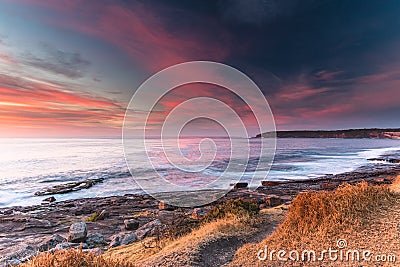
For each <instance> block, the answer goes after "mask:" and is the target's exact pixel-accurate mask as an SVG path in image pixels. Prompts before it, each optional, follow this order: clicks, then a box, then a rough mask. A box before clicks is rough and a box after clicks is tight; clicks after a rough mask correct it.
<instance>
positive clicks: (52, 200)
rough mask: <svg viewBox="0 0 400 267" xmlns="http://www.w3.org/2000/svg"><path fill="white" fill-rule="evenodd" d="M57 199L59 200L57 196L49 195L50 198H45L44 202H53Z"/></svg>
mask: <svg viewBox="0 0 400 267" xmlns="http://www.w3.org/2000/svg"><path fill="white" fill-rule="evenodd" d="M56 200H57V199H56V198H55V197H53V196H51V197H48V198H45V199H43V200H42V201H43V202H50V203H52V202H55V201H56Z"/></svg>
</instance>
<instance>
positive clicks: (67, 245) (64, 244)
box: [54, 242, 71, 250]
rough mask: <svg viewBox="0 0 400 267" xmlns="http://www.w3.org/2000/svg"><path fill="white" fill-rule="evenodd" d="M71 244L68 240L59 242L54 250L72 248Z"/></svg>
mask: <svg viewBox="0 0 400 267" xmlns="http://www.w3.org/2000/svg"><path fill="white" fill-rule="evenodd" d="M70 248H71V245H70V243H68V242H62V243H60V244H57V245H56V246H55V248H54V250H64V249H70Z"/></svg>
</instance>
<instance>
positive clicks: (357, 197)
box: [230, 179, 400, 266]
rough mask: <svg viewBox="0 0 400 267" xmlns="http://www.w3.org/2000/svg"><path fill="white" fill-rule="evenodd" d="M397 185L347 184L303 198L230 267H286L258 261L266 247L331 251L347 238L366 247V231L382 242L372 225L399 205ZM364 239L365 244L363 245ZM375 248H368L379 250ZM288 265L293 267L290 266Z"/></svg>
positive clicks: (304, 194)
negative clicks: (276, 225) (338, 241)
mask: <svg viewBox="0 0 400 267" xmlns="http://www.w3.org/2000/svg"><path fill="white" fill-rule="evenodd" d="M394 184H397V186H396V185H393V187H392V186H391V187H389V186H370V185H368V184H367V183H366V182H362V183H359V184H357V185H348V184H345V185H342V186H340V187H339V188H338V189H336V190H335V191H329V192H328V191H319V192H313V191H310V192H305V193H302V194H299V195H298V196H297V197H296V198H295V199H294V200H293V202H292V204H291V207H290V208H289V211H288V213H287V215H286V217H285V219H284V221H283V222H282V223H281V225H280V226H279V227H278V228H277V230H276V231H275V232H274V233H273V234H272V235H270V236H269V237H267V238H266V239H264V240H263V241H262V242H260V243H258V244H246V245H244V246H243V247H242V248H240V249H239V250H238V251H237V252H236V254H235V259H234V261H233V262H232V263H231V265H230V266H265V265H264V264H267V263H268V264H269V265H268V266H283V265H279V263H276V262H275V263H272V262H260V261H258V259H257V257H256V253H257V251H258V250H259V249H260V248H264V247H265V246H268V247H269V248H277V249H289V250H291V249H318V248H321V247H324V248H325V247H326V248H328V247H330V246H332V247H335V245H336V243H335V242H336V241H337V240H338V239H339V238H343V237H346V239H347V241H349V240H351V242H352V243H357V244H358V245H360V244H361V246H366V244H367V243H368V240H362V239H367V238H365V236H363V237H361V235H359V233H363V234H365V231H364V230H366V229H368V231H369V232H368V234H366V236H368V235H370V234H371V233H373V232H378V233H375V234H374V236H373V237H372V236H370V238H371V239H372V238H376V239H377V240H379V238H381V239H382V238H383V236H382V233H381V232H380V230H379V229H378V230H376V229H374V227H375V226H374V227H371V225H372V221H377V220H379V219H382V218H381V217H382V216H381V214H384V213H385V212H386V211H388V210H389V209H391V206H393V205H394V204H396V205H397V204H398V203H399V195H398V194H397V193H395V192H394V191H392V190H391V188H398V184H400V182H399V179H397V181H395V182H394ZM384 224H385V222H383V223H382V225H384ZM363 231H364V232H363ZM371 235H373V234H371ZM360 239H361V241H365V242H364V243H360V242H359V241H360ZM374 242H376V240H375V241H374ZM378 243H379V241H378ZM397 243H398V242H397ZM397 243H396V247H397V246H398V244H397ZM375 244H376V243H372V244H367V245H371V246H372V247H375V246H376V245H375ZM274 264H275V265H274ZM281 264H282V262H281ZM297 264H299V263H297ZM286 265H287V266H290V265H289V264H288V263H286ZM294 265H295V264H294ZM295 266H300V265H295ZM310 266H311V265H310ZM316 266H317V265H316ZM326 266H328V265H326ZM334 266H336V265H334ZM337 266H340V264H339V265H337ZM343 266H344V265H343Z"/></svg>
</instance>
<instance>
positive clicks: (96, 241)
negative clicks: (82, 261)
mask: <svg viewBox="0 0 400 267" xmlns="http://www.w3.org/2000/svg"><path fill="white" fill-rule="evenodd" d="M86 244H87V245H88V247H89V248H95V247H98V246H99V245H104V244H106V241H105V239H104V236H103V235H102V234H100V233H94V234H90V235H88V237H87V238H86Z"/></svg>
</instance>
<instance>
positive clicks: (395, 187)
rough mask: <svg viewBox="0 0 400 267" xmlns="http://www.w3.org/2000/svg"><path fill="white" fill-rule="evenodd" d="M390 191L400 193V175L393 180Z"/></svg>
mask: <svg viewBox="0 0 400 267" xmlns="http://www.w3.org/2000/svg"><path fill="white" fill-rule="evenodd" d="M390 190H392V191H394V192H396V193H400V175H397V176H396V177H394V178H393V183H392V184H391V185H390Z"/></svg>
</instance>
